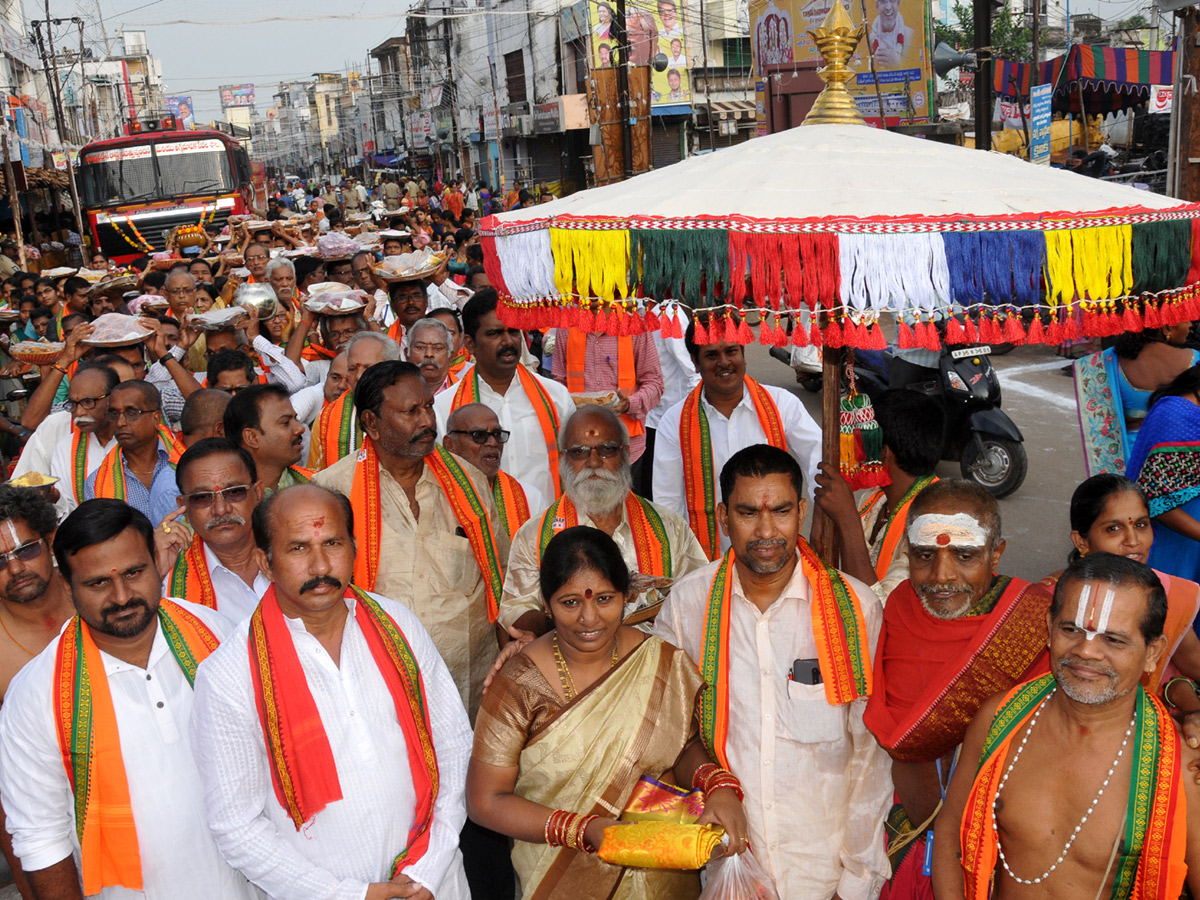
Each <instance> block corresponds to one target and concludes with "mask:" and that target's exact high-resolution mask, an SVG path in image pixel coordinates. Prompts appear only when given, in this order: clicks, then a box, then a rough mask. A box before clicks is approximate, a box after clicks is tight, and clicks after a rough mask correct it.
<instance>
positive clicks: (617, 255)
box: [550, 228, 629, 302]
mask: <svg viewBox="0 0 1200 900" xmlns="http://www.w3.org/2000/svg"><path fill="white" fill-rule="evenodd" d="M550 249H551V252H552V253H553V254H554V285H555V287H556V288H558V292H559V294H560V295H564V296H569V295H571V294H575V293H578V294H579V295H581V296H583V297H599V298H600V299H601V300H603V301H605V302H609V301H611V300H612V299H613V297H614V295H616V296H619V297H620V298H621V299H622V300H624V299H627V298H628V297H629V232H628V231H625V230H614V231H575V230H568V229H565V228H551V229H550Z"/></svg>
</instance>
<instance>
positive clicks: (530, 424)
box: [434, 288, 575, 500]
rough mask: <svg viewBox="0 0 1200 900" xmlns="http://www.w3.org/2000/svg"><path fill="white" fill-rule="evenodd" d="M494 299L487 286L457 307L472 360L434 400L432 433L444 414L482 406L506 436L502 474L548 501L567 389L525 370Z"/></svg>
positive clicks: (568, 407) (568, 406) (519, 345)
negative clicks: (460, 309) (451, 386)
mask: <svg viewBox="0 0 1200 900" xmlns="http://www.w3.org/2000/svg"><path fill="white" fill-rule="evenodd" d="M498 303H499V298H498V296H497V295H496V291H495V290H494V289H493V288H484V289H483V290H481V291H477V292H476V293H475V295H474V296H473V297H471V299H470V300H468V301H467V302H466V305H465V306H463V334H465V335H466V337H465V338H464V340H465V342H466V347H467V350H469V351H470V352H471V355H472V357H473V358H474V360H475V362H474V363H472V364H471V365H469V366H468V367H467V368H465V369H463V373H462V378H461V380H460V381H459V382H458V385H457V386H456V387H455V388H454V389H453V390H449V391H443V392H442V393H440V394H438V396H437V400H436V401H435V402H434V409H435V410H436V411H437V420H438V431H440V432H441V433H443V434H445V433H446V430H447V429H446V422H447V420H448V419H449V418H450V413H452V412H454V410H456V409H458V408H459V407H461V406H465V405H466V404H468V403H482V404H484V406H487V407H488V408H489V409H491V410H492V412H494V413H495V414H496V418H498V419H499V420H500V427H501V428H503V429H504V430H505V431H507V432H509V434H510V435H511V437H510V439H509V440H510V444H509V446H508V447H507V448H505V449H506V450H507V452H508V470H507V471H508V474H509V475H511V476H512V477H513V478H516V479H518V480H520V481H523V482H528V483H529V484H532V485H533V486H534V487H535V488H537V489H538V490H539V491H540V492H541V494H542V496H543V497H545V498H546V499H548V500H549V499H551V498H554V497H557V496H558V495H559V494H560V493H562V491H561V490H560V487H559V484H558V432H559V429H560V428H562V426H563V424H564V423H565V422H566V421H567V419H568V418H569V417H570V415H571V413H573V412H574V411H575V404H574V403H573V402H572V400H571V395H570V394H569V393H568V392H567V389H566V388H565V387H563V386H562V385H561V384H559V383H558V382H557V381H552V380H550V379H549V378H543V377H542V376H541V375H535V374H533V373H532V372H530V371H529V370H528V369H527V368H525V366H524V365H522V363H521V351H522V350H523V349H524V348H525V337H524V335H522V334H521V332H520V331H519V330H518V329H516V328H509V327H508V326H507V325H505V324H504V323H503V322H501V321H500V317H499V316H497V315H496V307H497V304H498Z"/></svg>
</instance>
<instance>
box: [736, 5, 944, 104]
mask: <svg viewBox="0 0 1200 900" xmlns="http://www.w3.org/2000/svg"><path fill="white" fill-rule="evenodd" d="M845 6H846V11H847V13H849V15H850V18H851V20H853V22H854V24H855V25H858V24H860V23H861V22H862V19H863V15H862V9H863V6H862V4H861V3H860V2H857V0H856V2H849V0H847V2H846V3H845ZM865 6H866V12H867V26H868V28H869V29H870V30H869V41H870V43H869V45H868V42H867V40H864V41H862V42H860V43H859V45H858V50H857V52H856V53H855V55H854V56H853V57H852V58H851V60H850V67H851V68H852V69H854V71H855V78H854V79H852V80H851V81H850V82H849V83H848V84H847V85H846V87H847V88H848V89H849V90H850V92H851V93H852V94H854V100H855V102H856V103H857V104H858V108H859V111H860V112H861V113H862V114H863V117H864V118H866V119H867V121H868V122H873V123H875V124H878V122H879V117H880V110H879V104H880V101H881V100H882V102H883V116H884V118H885V121H886V123H887V124H888V125H898V124H901V123H908V122H913V123H919V122H928V121H929V103H930V94H931V91H932V78H933V73H932V69H931V66H930V59H929V38H928V23H927V19H926V9H927V3H926V0H866V3H865ZM831 8H832V2H831V0H750V49H751V53H752V54H753V57H754V71H755V74H756V76H757V77H759V78H761V77H763V75H764V74H765V73H766V71H767V67H770V66H779V65H785V66H786V65H796V66H803V67H805V68H811V67H813V66H814V65H822V61H821V54H820V53H819V52H818V51H817V46H816V44H814V43H813V40H812V38H811V37H809V36H808V32H810V31H814V30H815V29H817V28H819V27H820V25H821V23H822V22H823V21H824V19H825V17H826V16H827V15H828V14H829V10H830V9H831ZM872 52H873V54H874V57H875V59H874V62H875V75H876V76H878V90H877V89H876V77H875V76H873V75H872V72H871V53H872Z"/></svg>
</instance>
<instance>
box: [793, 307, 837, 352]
mask: <svg viewBox="0 0 1200 900" xmlns="http://www.w3.org/2000/svg"><path fill="white" fill-rule="evenodd" d="M796 325H797V327H796V330H797V331H803V330H804V329H803V327H801V326H800V324H799V322H797V323H796ZM824 341H825V338H824V336H823V335H822V334H821V328H820V326H819V325H817V311H816V310H815V309H814V310H813V315H812V322H811V323H810V324H809V326H808V343H809V344H810V345H812V346H813V347H820V346H821V345H822V344H823V343H824ZM798 346H803V344H800V345H798ZM830 346H832V345H830Z"/></svg>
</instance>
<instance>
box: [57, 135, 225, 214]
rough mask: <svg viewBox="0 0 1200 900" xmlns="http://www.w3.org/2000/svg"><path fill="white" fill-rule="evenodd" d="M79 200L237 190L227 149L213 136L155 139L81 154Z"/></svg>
mask: <svg viewBox="0 0 1200 900" xmlns="http://www.w3.org/2000/svg"><path fill="white" fill-rule="evenodd" d="M79 174H80V182H81V186H82V188H83V202H84V203H85V204H86V205H88V206H112V205H115V204H124V203H137V202H140V201H146V200H156V199H161V200H177V199H183V198H186V197H190V196H196V195H200V194H227V193H231V192H233V191H234V190H236V185H235V184H234V179H233V172H232V171H231V169H230V165H229V153H228V151H227V150H226V148H225V145H224V144H223V143H222V142H221V141H218V140H198V141H196V140H193V141H160V142H157V143H154V144H150V143H146V144H135V145H132V146H128V147H114V148H112V149H104V150H96V151H93V152H91V153H88V154H87V155H85V156H84V158H83V159H82V160H81V163H80V168H79Z"/></svg>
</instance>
